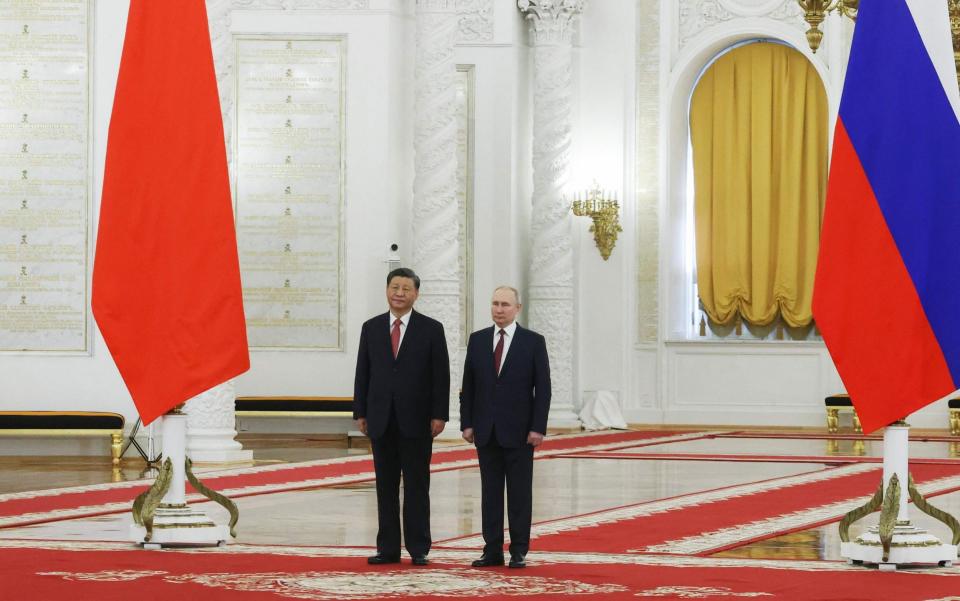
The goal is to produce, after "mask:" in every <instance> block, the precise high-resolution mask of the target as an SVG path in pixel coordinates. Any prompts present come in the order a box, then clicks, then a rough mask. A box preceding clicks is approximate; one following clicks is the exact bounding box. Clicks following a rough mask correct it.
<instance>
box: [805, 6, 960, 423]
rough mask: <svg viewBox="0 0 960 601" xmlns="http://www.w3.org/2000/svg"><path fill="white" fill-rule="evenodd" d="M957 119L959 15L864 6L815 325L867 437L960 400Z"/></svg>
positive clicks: (840, 130) (826, 226)
mask: <svg viewBox="0 0 960 601" xmlns="http://www.w3.org/2000/svg"><path fill="white" fill-rule="evenodd" d="M958 115H960V92H958V88H957V75H956V70H955V67H954V62H953V48H952V45H951V36H950V21H949V17H948V14H947V3H946V2H943V1H934V0H862V1H861V2H860V12H859V16H858V18H857V25H856V29H855V32H854V36H853V45H852V48H851V52H850V62H849V64H848V67H847V75H846V81H845V83H844V88H843V98H842V100H841V103H840V117H839V119H838V120H837V126H836V134H835V136H834V145H833V158H832V162H831V166H830V181H829V185H828V189H827V202H826V211H825V214H824V223H823V231H822V237H821V243H820V257H819V261H818V266H817V277H816V285H815V288H814V316H815V318H816V321H817V323H818V324H819V327H820V331H821V332H822V333H823V337H824V339H825V340H826V343H827V347H828V348H829V350H830V354H831V355H832V357H833V360H834V362H835V363H836V366H837V369H838V370H839V372H840V377H841V378H842V379H843V382H844V384H845V385H846V387H847V392H849V393H850V396H851V398H852V399H853V401H854V404H855V406H856V409H857V413H858V415H859V417H860V420H861V422H862V423H863V428H864V431H866V432H871V431H873V430H876V429H877V428H880V427H883V426H886V425H888V424H890V423H891V422H894V421H896V420H898V419H902V418H904V417H906V416H907V415H909V414H910V413H911V412H913V411H915V410H917V409H919V408H921V407H923V406H925V405H927V404H929V403H931V402H933V401H935V400H937V399H939V398H941V397H944V396H946V395H948V394H950V393H951V392H953V391H954V390H956V389H957V388H958V387H960V121H958Z"/></svg>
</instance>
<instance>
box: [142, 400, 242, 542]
mask: <svg viewBox="0 0 960 601" xmlns="http://www.w3.org/2000/svg"><path fill="white" fill-rule="evenodd" d="M161 419H162V420H163V457H164V459H163V463H162V464H161V466H160V473H159V474H158V475H157V479H156V481H155V482H154V483H153V486H151V487H150V488H149V489H148V490H147V491H145V492H143V493H142V494H141V495H139V496H138V497H137V498H136V500H135V501H134V502H133V522H134V523H133V524H131V525H130V537H131V539H132V540H133V541H134V542H137V543H141V544H142V545H143V547H144V548H145V549H159V548H160V547H163V546H179V545H201V546H214V545H223V544H225V543H227V542H228V541H229V540H230V539H231V538H233V537H236V530H235V527H236V525H237V520H238V519H239V517H240V513H239V511H238V509H237V506H236V504H235V503H234V502H233V501H231V500H230V499H228V498H227V497H225V496H223V495H221V494H219V493H217V492H215V491H212V490H210V489H209V488H207V487H206V486H204V485H203V484H202V483H201V482H200V481H199V480H198V479H197V477H196V476H194V475H193V471H192V470H191V464H190V459H189V458H188V457H187V456H186V448H187V416H186V415H184V414H183V413H181V412H180V406H178V407H176V408H174V409H173V410H171V411H170V412H169V413H167V414H166V415H164V416H163V417H162V418H161ZM187 480H189V481H190V484H191V485H192V486H193V488H194V489H196V491H197V492H199V493H200V494H202V495H203V496H205V497H207V498H208V499H210V500H211V501H214V502H216V503H219V504H220V505H222V506H223V507H224V508H226V509H227V511H229V512H230V523H229V525H226V526H224V525H219V526H218V525H217V524H215V523H214V522H213V521H212V520H211V519H210V518H209V517H207V515H206V514H205V513H204V512H203V511H202V510H200V509H197V508H194V507H190V506H188V505H187V500H186V481H187Z"/></svg>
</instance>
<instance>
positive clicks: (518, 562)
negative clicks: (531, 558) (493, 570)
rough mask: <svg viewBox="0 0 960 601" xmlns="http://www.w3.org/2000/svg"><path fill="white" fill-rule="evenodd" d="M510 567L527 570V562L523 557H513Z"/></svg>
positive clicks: (511, 557)
mask: <svg viewBox="0 0 960 601" xmlns="http://www.w3.org/2000/svg"><path fill="white" fill-rule="evenodd" d="M509 567H511V568H525V567H527V562H526V560H524V558H523V555H511V556H510V564H509Z"/></svg>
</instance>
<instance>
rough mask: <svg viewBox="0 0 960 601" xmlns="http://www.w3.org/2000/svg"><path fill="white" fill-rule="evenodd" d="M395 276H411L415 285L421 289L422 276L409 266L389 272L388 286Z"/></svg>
mask: <svg viewBox="0 0 960 601" xmlns="http://www.w3.org/2000/svg"><path fill="white" fill-rule="evenodd" d="M393 278H410V279H411V280H413V287H414V288H416V289H417V290H420V276H418V275H417V274H416V273H414V271H413V270H412V269H410V268H409V267H397V268H396V269H394V270H393V271H391V272H390V273H388V274H387V286H389V285H390V282H391V281H393Z"/></svg>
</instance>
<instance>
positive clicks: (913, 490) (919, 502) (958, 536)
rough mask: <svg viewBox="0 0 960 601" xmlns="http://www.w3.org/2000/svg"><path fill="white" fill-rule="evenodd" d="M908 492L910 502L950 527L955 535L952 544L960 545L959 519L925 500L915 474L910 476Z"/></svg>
mask: <svg viewBox="0 0 960 601" xmlns="http://www.w3.org/2000/svg"><path fill="white" fill-rule="evenodd" d="M907 492H908V493H909V494H910V500H911V501H913V504H914V505H915V506H916V507H917V509H919V510H920V511H922V512H923V513H925V514H927V515H929V516H930V517H932V518H934V519H937V520H939V521H941V522H943V523H944V524H946V525H947V526H949V527H950V531H951V532H952V533H953V539H952V542H951V544H953V545H956V544H958V543H960V522H958V521H957V518H955V517H953V516H952V515H950V514H949V513H947V512H946V511H943V510H942V509H938V508H936V507H934V506H933V505H931V504H930V502H929V501H927V500H926V499H925V498H923V495H921V494H920V491H919V490H917V487H916V484H915V483H914V481H913V474H910V475H909V481H908V485H907Z"/></svg>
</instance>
